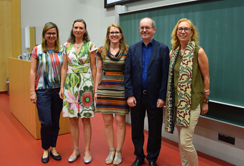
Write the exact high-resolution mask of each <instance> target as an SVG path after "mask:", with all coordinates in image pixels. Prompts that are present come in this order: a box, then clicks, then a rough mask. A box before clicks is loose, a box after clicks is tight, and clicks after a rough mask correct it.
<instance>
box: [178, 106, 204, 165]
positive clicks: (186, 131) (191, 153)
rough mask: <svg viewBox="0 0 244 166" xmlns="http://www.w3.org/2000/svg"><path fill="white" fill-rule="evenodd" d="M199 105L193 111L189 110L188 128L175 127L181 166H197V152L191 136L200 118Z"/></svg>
mask: <svg viewBox="0 0 244 166" xmlns="http://www.w3.org/2000/svg"><path fill="white" fill-rule="evenodd" d="M200 112H201V110H200V104H199V105H198V107H197V108H196V109H195V110H191V115H190V126H188V127H184V126H177V125H176V128H177V130H178V137H179V149H180V156H181V163H182V166H198V157H197V152H196V149H195V147H194V145H193V144H192V136H193V134H194V131H195V127H196V125H197V122H198V118H199V116H200Z"/></svg>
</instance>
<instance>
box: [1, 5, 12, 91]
mask: <svg viewBox="0 0 244 166" xmlns="http://www.w3.org/2000/svg"><path fill="white" fill-rule="evenodd" d="M11 10H12V9H11V1H0V16H1V17H0V22H1V24H0V50H1V51H0V92H2V91H7V86H6V81H7V78H8V57H12V22H11Z"/></svg>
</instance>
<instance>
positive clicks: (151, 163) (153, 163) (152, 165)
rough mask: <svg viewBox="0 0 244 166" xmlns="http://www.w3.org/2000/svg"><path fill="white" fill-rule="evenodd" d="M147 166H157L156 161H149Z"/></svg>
mask: <svg viewBox="0 0 244 166" xmlns="http://www.w3.org/2000/svg"><path fill="white" fill-rule="evenodd" d="M149 166H158V165H157V163H156V161H149Z"/></svg>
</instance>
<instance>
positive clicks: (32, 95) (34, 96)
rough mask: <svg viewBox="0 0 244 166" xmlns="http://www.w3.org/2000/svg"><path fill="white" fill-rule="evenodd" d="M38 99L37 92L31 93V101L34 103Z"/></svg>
mask: <svg viewBox="0 0 244 166" xmlns="http://www.w3.org/2000/svg"><path fill="white" fill-rule="evenodd" d="M36 100H37V97H36V92H32V93H31V95H30V101H31V102H32V103H33V104H36Z"/></svg>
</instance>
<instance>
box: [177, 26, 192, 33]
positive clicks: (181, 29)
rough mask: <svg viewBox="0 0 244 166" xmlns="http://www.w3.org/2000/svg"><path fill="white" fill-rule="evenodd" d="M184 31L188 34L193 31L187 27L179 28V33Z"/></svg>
mask: <svg viewBox="0 0 244 166" xmlns="http://www.w3.org/2000/svg"><path fill="white" fill-rule="evenodd" d="M183 30H184V31H185V32H186V33H188V32H189V31H190V30H191V28H188V27H185V28H182V27H179V28H177V31H178V32H182V31H183Z"/></svg>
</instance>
